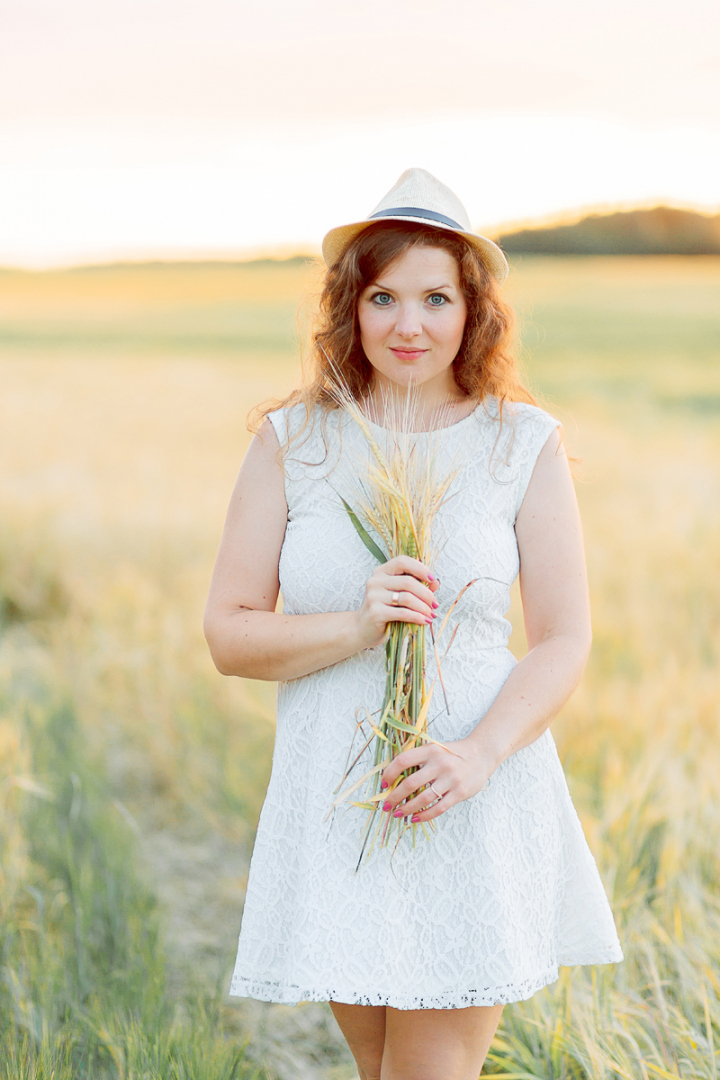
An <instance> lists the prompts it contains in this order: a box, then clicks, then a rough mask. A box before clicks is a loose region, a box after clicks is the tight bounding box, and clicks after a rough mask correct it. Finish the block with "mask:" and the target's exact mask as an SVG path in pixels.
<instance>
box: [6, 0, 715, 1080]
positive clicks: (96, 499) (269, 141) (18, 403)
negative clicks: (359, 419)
mask: <svg viewBox="0 0 720 1080" xmlns="http://www.w3.org/2000/svg"><path fill="white" fill-rule="evenodd" d="M0 27H1V32H0V461H1V462H2V467H1V468H0V515H1V520H2V527H1V528H0V814H1V815H2V816H1V817H0V913H1V915H2V917H1V918H0V956H1V959H0V966H1V969H2V978H1V979H0V1077H2V1078H7V1080H18V1078H23V1080H25V1078H27V1080H45V1078H47V1080H50V1077H54V1078H55V1080H70V1078H76V1077H80V1078H88V1080H96V1078H98V1080H105V1078H107V1080H126V1078H127V1080H130V1078H131V1077H132V1078H134V1077H140V1076H142V1077H143V1078H149V1080H155V1078H158V1080H160V1078H162V1080H165V1078H177V1080H181V1078H182V1080H211V1078H212V1080H230V1078H231V1077H235V1078H236V1080H237V1078H249V1077H252V1076H256V1077H267V1078H281V1080H285V1078H288V1080H289V1078H293V1080H295V1078H298V1080H350V1078H353V1077H354V1076H355V1072H354V1070H353V1068H352V1062H351V1059H350V1057H349V1055H348V1052H347V1050H346V1049H344V1047H343V1045H342V1041H341V1039H340V1037H339V1033H338V1032H337V1029H336V1027H335V1024H334V1021H333V1020H332V1017H331V1015H330V1013H329V1011H328V1009H327V1007H326V1006H324V1005H303V1006H298V1007H297V1008H295V1009H291V1008H287V1007H283V1006H273V1005H263V1004H261V1003H258V1002H250V1001H230V1000H229V999H228V998H227V996H226V991H227V986H228V982H229V972H230V969H231V966H232V962H233V959H234V949H235V942H236V937H237V931H238V928H239V922H240V915H241V908H242V898H243V891H244V886H245V881H246V875H247V868H248V861H249V854H250V851H251V846H252V838H253V834H254V829H255V825H256V822H257V815H258V813H259V809H260V805H261V802H262V797H263V793H264V790H265V785H266V782H267V777H268V774H269V768H270V761H271V754H272V739H273V717H274V687H273V686H270V685H267V684H260V683H253V682H249V681H241V680H235V679H232V680H230V679H223V678H222V677H221V676H219V675H218V674H217V673H216V671H215V670H214V668H213V666H212V664H211V661H210V659H209V656H208V655H207V649H206V647H205V644H204V641H203V638H202V632H201V619H202V609H203V605H204V599H205V592H206V589H207V585H208V581H209V577H210V573H211V570H212V563H213V559H214V554H215V550H216V546H217V542H218V539H219V535H220V530H221V528H222V521H223V516H224V512H225V507H226V505H227V500H228V497H229V494H230V490H231V488H232V484H233V481H234V477H235V474H236V472H237V469H238V466H239V464H240V461H241V460H242V456H243V453H244V451H245V448H246V446H247V443H248V441H249V438H250V436H249V433H248V431H247V428H246V416H247V413H248V411H249V410H250V408H251V407H252V406H253V405H255V404H257V403H258V402H260V401H263V400H266V399H268V398H270V397H274V396H279V395H283V394H285V393H287V392H288V391H289V389H290V388H291V387H292V386H293V385H295V384H296V383H297V380H298V378H299V360H300V355H301V352H302V332H303V329H302V328H303V326H304V324H305V318H304V313H305V312H307V310H308V308H309V307H311V305H312V301H313V296H314V295H315V293H316V291H317V287H318V280H319V278H318V267H317V264H316V262H315V261H314V257H315V256H316V255H317V252H318V251H319V242H320V240H321V238H322V236H323V234H324V233H325V232H326V231H327V230H328V229H329V228H331V227H332V226H334V225H337V224H340V223H343V222H346V221H351V220H355V219H357V217H359V216H362V215H364V214H365V213H367V212H368V211H369V210H370V209H371V208H372V207H373V206H374V204H375V203H376V202H377V201H378V200H379V198H380V197H381V195H382V194H383V193H384V192H385V191H386V190H387V189H388V188H389V187H390V186H391V184H392V183H394V181H395V180H396V179H397V176H398V175H399V174H400V172H402V170H403V169H405V168H407V167H409V166H420V167H423V168H426V169H429V170H430V171H431V172H433V173H435V174H436V175H438V176H439V177H440V179H442V180H443V181H444V182H445V183H447V184H449V185H450V186H451V187H452V188H453V189H454V190H456V191H457V192H458V194H459V195H460V197H461V198H462V200H463V202H464V203H465V205H466V207H467V209H468V212H469V214H470V217H471V220H472V222H473V224H474V226H475V227H476V228H478V229H484V230H486V231H487V232H489V234H490V235H492V236H493V237H495V238H497V239H498V240H499V241H500V242H501V243H502V245H503V247H504V248H505V250H506V251H507V253H508V256H509V260H510V263H511V274H510V278H509V280H508V285H507V292H508V297H509V299H510V300H511V302H512V303H513V305H514V306H515V309H516V312H517V314H518V327H519V353H520V357H521V360H522V364H523V367H524V371H525V374H526V377H527V381H528V383H529V385H530V386H531V387H532V389H533V391H534V392H535V393H536V394H537V395H538V398H539V399H540V401H541V403H542V404H543V405H544V406H545V407H546V408H549V409H550V410H551V411H553V412H554V414H555V415H557V416H558V417H559V419H561V420H562V422H563V424H564V426H565V436H566V441H567V443H568V446H569V448H570V450H571V452H572V453H573V454H575V455H576V456H577V457H578V458H579V459H580V462H579V465H578V469H577V472H578V478H577V480H578V482H577V489H578V497H579V500H580V503H581V510H582V513H583V520H584V524H585V532H586V543H587V550H588V562H589V569H590V580H591V589H592V600H593V608H594V625H595V644H594V649H593V654H592V657H591V661H590V664H589V666H588V670H587V673H586V676H585V678H584V681H583V683H582V685H581V687H580V689H579V690H578V691H577V693H576V694H575V695H574V697H573V698H572V700H571V701H570V703H569V704H568V706H567V707H566V709H565V710H564V711H563V714H562V715H561V716H560V717H559V718H558V720H557V721H556V722H555V724H554V726H553V730H554V733H555V737H556V740H557V742H558V746H559V750H560V753H561V756H562V758H563V763H564V766H565V769H566V772H567V775H568V781H569V784H570V788H571V791H572V794H573V797H574V799H575V803H576V806H577V808H578V811H579V813H580V816H581V819H582V822H583V826H584V828H585V830H586V833H587V836H588V839H589V842H590V844H591V847H592V849H593V852H594V853H595V855H596V857H597V859H598V863H599V866H600V868H601V872H602V875H603V878H604V881H605V883H606V887H607V889H608V893H609V895H610V897H611V899H612V903H613V908H614V911H615V914H616V917H617V920H618V925H619V928H620V933H621V938H622V941H623V945H624V948H625V952H626V961H625V963H624V964H622V965H620V966H619V967H618V968H614V967H609V968H596V969H594V971H593V970H590V969H588V970H585V969H581V968H577V969H575V970H573V971H572V972H571V971H569V970H567V969H564V970H563V976H562V978H561V980H560V982H559V983H558V984H556V985H555V986H553V987H550V988H548V989H547V990H545V991H543V992H542V993H541V994H538V995H536V996H535V998H533V999H532V1001H530V1002H528V1003H524V1004H521V1005H517V1006H513V1007H509V1008H507V1009H506V1010H505V1014H504V1018H503V1023H502V1026H501V1029H500V1031H499V1033H498V1037H497V1039H496V1040H495V1043H494V1045H493V1049H492V1052H491V1056H490V1058H489V1060H488V1062H487V1064H486V1067H485V1072H486V1073H487V1074H492V1075H498V1076H505V1077H506V1078H508V1080H510V1078H511V1077H518V1078H519V1077H535V1078H538V1080H565V1078H568V1080H596V1078H603V1080H618V1078H620V1077H623V1078H625V1080H627V1078H631V1080H635V1078H637V1080H649V1078H653V1077H658V1076H660V1077H670V1078H680V1077H684V1078H686V1080H687V1078H689V1077H693V1078H694V1077H703V1078H708V1080H710V1078H716V1076H717V1072H718V1068H719V1067H720V1060H719V1057H720V1054H719V1051H720V976H719V975H718V972H719V971H720V950H719V947H718V941H719V940H720V934H719V933H718V931H720V910H719V907H718V895H719V893H718V884H719V883H720V866H719V865H718V851H720V804H719V802H718V797H717V775H718V770H719V769H720V751H718V745H719V744H718V733H719V728H720V721H719V717H718V699H719V697H720V695H719V694H718V680H717V665H718V653H719V651H720V615H719V612H720V575H719V573H718V571H719V570H720V566H719V565H718V564H719V562H720V556H719V555H718V552H719V551H720V542H719V541H720V536H719V535H718V534H719V532H720V520H719V519H720V512H719V510H718V507H719V506H720V500H719V496H720V471H719V466H720V427H719V425H718V418H719V417H720V365H719V363H718V361H719V359H720V345H719V342H720V302H719V301H720V290H719V286H720V219H719V218H718V213H719V211H720V185H719V179H720V50H719V47H718V42H719V41H720V34H719V33H718V31H720V9H718V7H717V5H716V4H715V3H711V2H710V0H688V2H687V3H685V4H684V5H683V7H682V9H679V8H678V6H677V5H674V4H670V3H665V2H664V0H659V2H658V0H656V2H655V3H653V4H650V3H645V2H642V0H625V2H624V3H620V2H619V0H606V2H605V3H604V4H603V5H597V4H591V3H586V2H581V3H578V2H574V3H569V2H565V0H548V2H547V3H545V4H544V5H542V7H541V8H539V7H538V5H536V4H532V3H530V2H529V0H507V2H506V3H504V4H503V5H489V4H482V3H477V2H475V3H470V2H466V0H446V3H445V4H443V5H442V6H440V5H437V4H431V3H429V2H428V0H415V2H414V3H412V4H410V3H409V2H408V0H390V2H387V0H386V2H385V3H382V4H381V3H380V2H379V0H369V2H367V3H365V4H363V5H361V6H357V7H355V6H350V5H338V4H331V3H330V2H329V0H314V2H313V0H297V2H295V3H293V4H290V3H289V2H280V0H275V2H270V3H267V4H265V5H250V4H248V3H247V2H246V0H242V2H239V0H205V2H204V3H203V4H202V5H200V4H199V3H198V2H197V0H193V2H185V3H178V2H177V0H176V2H174V3H172V4H171V3H169V2H166V0H143V2H140V0H118V2H117V3H115V4H113V5H111V6H109V7H108V6H106V7H101V6H98V5H97V4H91V3H89V0H66V2H65V3H64V4H63V5H61V6H58V5H57V4H53V3H51V2H50V0H22V2H20V0H3V2H2V4H0ZM298 312H300V317H298ZM512 617H513V618H514V620H515V623H516V625H517V630H516V632H515V634H514V636H513V642H512V645H513V648H514V649H515V651H516V653H517V655H521V654H522V652H523V649H524V638H523V634H522V626H521V617H520V609H519V605H518V601H517V597H516V598H515V601H514V604H513V612H512Z"/></svg>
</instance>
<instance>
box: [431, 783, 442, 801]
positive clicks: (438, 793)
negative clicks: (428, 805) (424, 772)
mask: <svg viewBox="0 0 720 1080" xmlns="http://www.w3.org/2000/svg"><path fill="white" fill-rule="evenodd" d="M428 787H429V788H432V789H433V791H434V792H435V794H436V795H437V797H438V801H439V800H440V799H442V797H443V796H442V795H441V794H440V792H439V791H438V790H437V788H436V787H435V785H434V784H428Z"/></svg>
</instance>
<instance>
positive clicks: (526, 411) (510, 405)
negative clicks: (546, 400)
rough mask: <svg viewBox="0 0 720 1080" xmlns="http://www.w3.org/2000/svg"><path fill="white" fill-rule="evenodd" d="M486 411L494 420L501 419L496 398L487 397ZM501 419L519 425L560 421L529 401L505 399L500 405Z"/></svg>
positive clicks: (548, 423) (554, 423)
mask: <svg viewBox="0 0 720 1080" xmlns="http://www.w3.org/2000/svg"><path fill="white" fill-rule="evenodd" d="M486 401H487V412H488V414H489V415H490V416H491V417H492V418H493V419H495V420H500V419H501V410H500V403H499V402H498V400H497V398H488V399H486ZM502 420H503V421H506V420H507V421H509V422H510V423H513V424H517V425H519V426H533V425H552V426H553V427H557V426H558V424H559V423H560V421H559V420H556V418H555V417H554V416H552V415H551V414H550V413H549V412H547V410H546V409H542V408H540V406H539V405H531V404H530V402H529V401H505V402H503V406H502Z"/></svg>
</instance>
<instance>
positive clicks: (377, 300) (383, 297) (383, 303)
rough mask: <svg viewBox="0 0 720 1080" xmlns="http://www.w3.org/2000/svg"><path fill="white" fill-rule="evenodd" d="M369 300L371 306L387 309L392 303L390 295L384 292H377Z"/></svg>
mask: <svg viewBox="0 0 720 1080" xmlns="http://www.w3.org/2000/svg"><path fill="white" fill-rule="evenodd" d="M370 299H371V301H372V303H373V304H376V305H377V307H387V306H388V304H391V303H392V296H391V295H390V293H386V292H377V293H375V295H374V296H372V297H371V298H370Z"/></svg>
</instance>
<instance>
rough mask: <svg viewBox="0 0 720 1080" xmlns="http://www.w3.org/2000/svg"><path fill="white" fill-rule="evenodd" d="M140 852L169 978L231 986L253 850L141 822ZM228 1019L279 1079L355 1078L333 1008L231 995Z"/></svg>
mask: <svg viewBox="0 0 720 1080" xmlns="http://www.w3.org/2000/svg"><path fill="white" fill-rule="evenodd" d="M139 829H140V836H141V852H142V856H143V859H144V862H145V865H146V867H147V873H148V876H149V879H150V881H151V883H152V887H153V889H154V890H155V892H156V894H157V895H158V896H159V898H160V901H161V903H162V905H163V906H164V908H165V911H166V916H167V940H168V944H169V947H170V954H171V959H172V972H171V977H172V979H173V980H174V981H175V980H176V981H177V983H180V982H182V980H183V979H185V978H186V974H187V973H188V972H192V973H193V974H194V975H195V976H197V974H198V973H202V977H203V979H205V978H206V979H207V983H208V985H209V986H214V985H218V984H220V985H221V986H223V987H227V986H228V985H229V982H230V971H231V967H232V962H233V960H234V957H235V949H236V945H237V935H238V929H239V926H240V915H241V902H242V899H243V896H244V884H245V880H246V877H247V870H248V856H247V853H246V852H245V851H242V850H240V847H239V845H237V844H232V843H231V842H230V841H229V840H227V839H226V838H224V837H221V836H217V835H196V836H190V835H187V834H183V832H182V831H181V830H179V829H176V828H162V829H158V828H153V827H152V826H151V824H150V822H142V821H141V822H140V823H139ZM226 1021H227V1023H228V1026H229V1028H230V1029H231V1030H232V1031H233V1032H235V1033H236V1034H237V1038H238V1041H243V1040H244V1039H246V1038H248V1036H249V1038H250V1043H249V1049H250V1051H251V1053H252V1056H253V1057H254V1058H255V1059H256V1060H257V1061H258V1062H263V1063H264V1064H265V1065H266V1066H267V1067H268V1068H269V1069H270V1070H271V1071H272V1072H274V1073H275V1074H276V1075H277V1077H278V1080H357V1072H356V1069H355V1067H354V1064H353V1060H352V1056H351V1055H350V1053H349V1051H348V1049H347V1047H346V1046H345V1043H344V1041H343V1039H342V1037H341V1035H340V1032H339V1030H338V1028H337V1025H336V1023H335V1020H334V1018H333V1016H332V1013H331V1012H330V1009H329V1008H328V1006H327V1005H325V1004H315V1003H305V1004H302V1005H298V1006H296V1007H294V1008H293V1007H291V1006H287V1005H273V1004H269V1003H265V1002H260V1001H252V1000H250V999H246V998H245V999H238V998H228V997H226Z"/></svg>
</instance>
